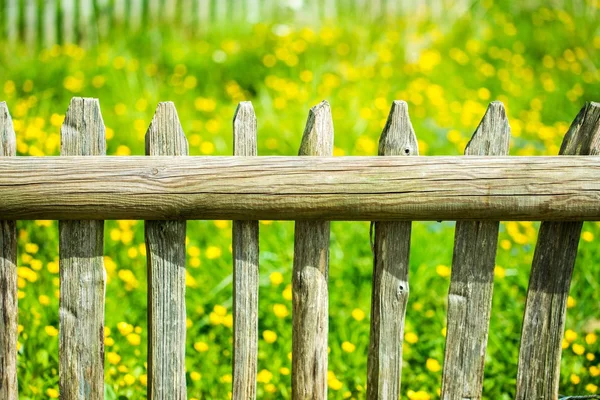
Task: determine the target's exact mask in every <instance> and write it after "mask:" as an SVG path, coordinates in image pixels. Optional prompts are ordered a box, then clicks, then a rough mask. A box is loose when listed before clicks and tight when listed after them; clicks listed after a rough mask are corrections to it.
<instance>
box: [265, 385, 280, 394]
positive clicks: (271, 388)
mask: <svg viewBox="0 0 600 400" xmlns="http://www.w3.org/2000/svg"><path fill="white" fill-rule="evenodd" d="M265 390H266V391H267V392H269V393H275V392H276V391H277V387H276V386H275V385H273V384H272V383H269V384H267V385H265Z"/></svg>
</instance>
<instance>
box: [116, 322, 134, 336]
mask: <svg viewBox="0 0 600 400" xmlns="http://www.w3.org/2000/svg"><path fill="white" fill-rule="evenodd" d="M117 329H119V332H121V335H123V336H127V335H129V334H130V333H131V332H133V325H131V324H128V323H127V322H119V323H118V324H117Z"/></svg>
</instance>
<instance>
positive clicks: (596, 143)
mask: <svg viewBox="0 0 600 400" xmlns="http://www.w3.org/2000/svg"><path fill="white" fill-rule="evenodd" d="M599 153H600V103H596V102H593V101H590V102H587V103H586V104H585V105H584V106H583V108H582V109H581V110H580V111H579V114H577V117H575V119H574V120H573V123H572V124H571V126H570V127H569V130H568V131H567V134H566V135H565V138H564V140H563V143H562V146H561V148H560V154H561V155H565V156H573V155H580V156H587V155H598V154H599Z"/></svg>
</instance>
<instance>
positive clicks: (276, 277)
mask: <svg viewBox="0 0 600 400" xmlns="http://www.w3.org/2000/svg"><path fill="white" fill-rule="evenodd" d="M269 280H270V281H271V284H272V285H273V286H277V285H281V283H282V282H283V274H282V273H281V272H278V271H275V272H271V275H269Z"/></svg>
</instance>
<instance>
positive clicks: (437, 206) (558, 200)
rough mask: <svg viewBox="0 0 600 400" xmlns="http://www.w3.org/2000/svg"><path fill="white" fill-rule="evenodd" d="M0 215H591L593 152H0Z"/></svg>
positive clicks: (596, 213)
mask: <svg viewBox="0 0 600 400" xmlns="http://www.w3.org/2000/svg"><path fill="white" fill-rule="evenodd" d="M0 218H1V219H4V220H16V219H59V220H61V219H62V220H78V219H96V220H102V219H142V220H165V219H235V220H244V219H250V220H252V219H277V220H301V219H327V220H348V221H350V220H380V221H382V220H553V221H560V220H600V156H585V157H573V156H560V157H476V156H462V157H401V156H395V157H169V156H148V157H106V156H87V157H39V158H36V157H12V158H11V157H7V158H1V157H0Z"/></svg>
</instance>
